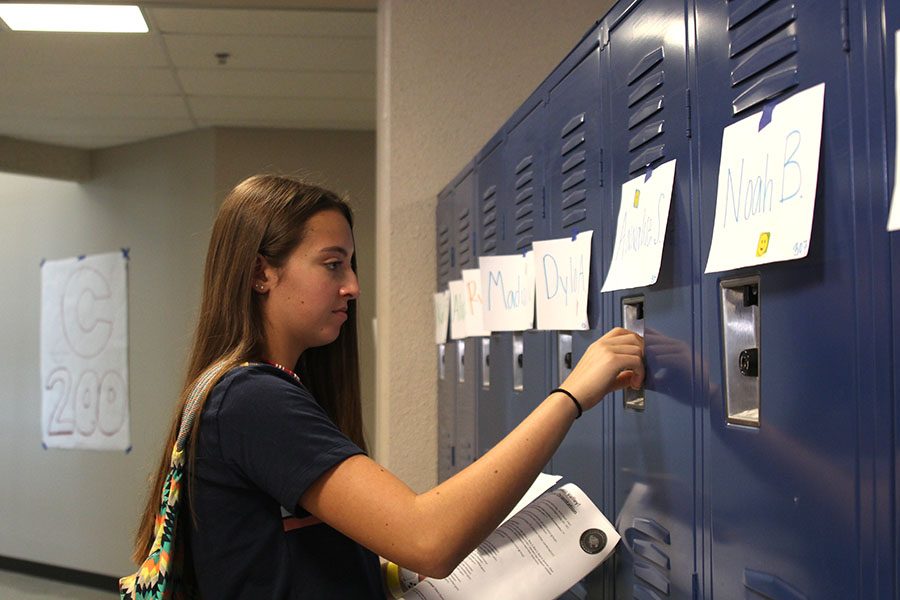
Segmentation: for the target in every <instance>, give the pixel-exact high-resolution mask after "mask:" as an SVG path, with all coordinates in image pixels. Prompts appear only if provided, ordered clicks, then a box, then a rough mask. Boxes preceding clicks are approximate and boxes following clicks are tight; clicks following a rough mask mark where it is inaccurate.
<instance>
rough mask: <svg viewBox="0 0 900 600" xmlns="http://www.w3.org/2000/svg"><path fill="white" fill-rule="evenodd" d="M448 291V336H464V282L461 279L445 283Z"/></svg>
mask: <svg viewBox="0 0 900 600" xmlns="http://www.w3.org/2000/svg"><path fill="white" fill-rule="evenodd" d="M447 287H448V288H449V291H450V338H451V339H454V340H461V339H463V338H465V337H466V283H465V282H464V281H463V280H462V279H457V280H455V281H450V282H448V283H447Z"/></svg>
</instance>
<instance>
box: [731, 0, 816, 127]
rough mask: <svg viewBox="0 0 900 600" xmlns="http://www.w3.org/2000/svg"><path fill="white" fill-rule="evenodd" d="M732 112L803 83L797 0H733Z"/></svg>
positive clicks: (735, 112) (746, 107)
mask: <svg viewBox="0 0 900 600" xmlns="http://www.w3.org/2000/svg"><path fill="white" fill-rule="evenodd" d="M728 8H729V14H728V34H729V36H730V43H729V50H728V52H729V54H728V55H729V58H730V59H731V61H732V67H731V87H732V88H734V90H735V96H734V99H733V100H732V113H733V114H734V115H737V114H739V113H741V112H743V111H745V110H747V109H750V108H752V107H754V106H757V105H758V104H760V103H762V102H765V101H767V100H771V99H773V98H775V97H776V96H779V95H780V94H783V93H784V92H786V91H787V90H789V89H791V88H793V87H796V86H797V85H798V84H799V81H800V76H799V73H798V70H797V57H796V55H797V52H798V49H799V41H798V39H797V26H796V21H797V16H798V14H799V11H798V9H797V5H796V3H795V2H785V3H776V2H772V1H771V0H744V1H743V2H740V1H738V0H730V1H729V4H728Z"/></svg>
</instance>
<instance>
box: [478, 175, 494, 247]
mask: <svg viewBox="0 0 900 600" xmlns="http://www.w3.org/2000/svg"><path fill="white" fill-rule="evenodd" d="M481 215H482V218H481V231H482V237H483V244H484V245H483V247H482V248H481V252H482V253H483V254H491V253H493V251H494V250H495V249H496V248H497V226H496V225H495V224H494V223H495V221H496V220H497V186H496V185H492V186H491V187H489V188H488V189H487V190H485V192H484V194H482V195H481Z"/></svg>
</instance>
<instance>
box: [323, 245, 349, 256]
mask: <svg viewBox="0 0 900 600" xmlns="http://www.w3.org/2000/svg"><path fill="white" fill-rule="evenodd" d="M328 252H337V253H338V254H343V255H344V256H349V255H350V253H349V252H347V249H346V248H343V247H341V246H328V247H327V248H322V249H321V250H319V253H321V254H325V253H328Z"/></svg>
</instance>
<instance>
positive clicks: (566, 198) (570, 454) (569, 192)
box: [544, 28, 605, 510]
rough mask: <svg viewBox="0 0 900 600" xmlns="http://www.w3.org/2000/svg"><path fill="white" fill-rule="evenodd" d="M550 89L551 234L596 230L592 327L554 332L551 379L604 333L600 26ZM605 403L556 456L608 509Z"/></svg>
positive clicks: (557, 467)
mask: <svg viewBox="0 0 900 600" xmlns="http://www.w3.org/2000/svg"><path fill="white" fill-rule="evenodd" d="M549 81H550V82H551V85H550V89H549V93H548V103H547V105H548V118H547V128H546V130H545V132H544V143H545V152H546V154H547V182H546V197H547V201H546V203H547V211H548V213H549V216H550V232H549V234H548V236H547V237H548V238H563V237H572V236H573V235H575V234H577V233H580V232H584V231H587V230H593V231H594V235H593V238H592V244H593V247H592V248H591V265H590V279H589V283H588V309H587V310H588V325H589V327H590V329H589V330H587V331H560V332H555V333H553V334H552V340H553V341H554V345H555V356H557V357H559V359H560V364H554V365H553V386H551V387H556V385H557V384H559V383H561V382H562V380H564V379H565V377H566V376H567V375H568V372H569V371H570V369H571V366H572V365H574V364H575V363H576V362H577V361H578V359H579V358H580V357H581V356H582V355H583V354H584V351H585V350H586V349H587V347H588V346H589V345H590V343H591V342H593V341H594V340H595V339H597V338H598V337H600V336H601V335H603V332H604V325H605V323H604V322H603V318H602V315H601V312H602V311H601V297H600V284H601V283H602V279H601V271H602V269H603V267H602V265H603V255H602V249H601V248H602V240H603V237H604V234H603V230H602V229H603V221H602V218H601V214H602V208H603V203H602V202H601V192H602V188H601V180H600V177H601V164H602V161H603V152H604V148H603V144H602V142H601V133H602V128H601V126H600V102H601V100H600V97H601V94H600V85H601V79H600V31H599V28H598V29H595V30H594V31H592V32H591V33H589V34H588V35H587V36H586V37H585V38H584V39H583V40H582V42H581V43H580V44H579V45H578V46H577V47H576V48H575V49H574V50H573V51H572V52H571V53H569V56H568V57H567V58H566V59H565V60H564V61H563V62H562V63H560V65H559V66H558V67H557V68H556V70H555V72H554V75H551V76H550V78H549ZM603 408H604V407H603V405H601V406H599V407H597V408H596V409H594V410H592V411H589V412H588V413H586V414H585V415H584V416H582V418H581V419H580V420H579V421H578V422H577V423H575V425H574V426H573V427H572V429H571V431H569V434H568V435H567V436H566V439H565V440H564V441H563V444H562V446H561V447H560V449H559V450H558V451H557V452H556V455H555V456H554V457H553V470H554V472H555V473H556V474H557V475H563V476H564V477H565V478H566V480H568V481H571V482H573V483H576V484H577V485H578V486H579V487H581V489H583V490H584V491H585V493H587V495H588V496H590V498H591V499H592V500H593V501H594V502H595V503H596V504H597V506H598V507H600V508H601V510H604V509H605V506H604V504H605V502H604V499H605V495H604V486H603V481H604V469H603V464H604V462H603V457H604V450H605V449H604V437H603V432H604V429H605V425H604V423H605V421H604V410H603Z"/></svg>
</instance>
